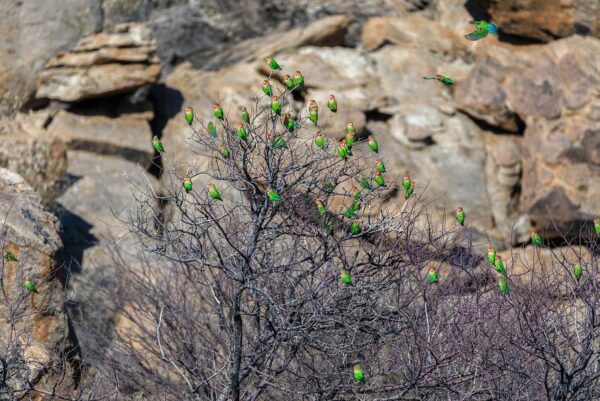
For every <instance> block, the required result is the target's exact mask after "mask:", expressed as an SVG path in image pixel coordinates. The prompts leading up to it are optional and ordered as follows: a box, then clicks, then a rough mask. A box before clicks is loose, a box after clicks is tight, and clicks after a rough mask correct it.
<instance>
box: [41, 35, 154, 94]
mask: <svg viewBox="0 0 600 401" xmlns="http://www.w3.org/2000/svg"><path fill="white" fill-rule="evenodd" d="M155 52H156V46H155V43H154V41H153V40H152V38H151V33H150V31H149V30H148V28H146V27H145V26H144V25H141V24H124V25H117V26H116V27H115V30H114V32H113V33H105V32H102V33H100V34H98V35H95V36H91V37H86V38H84V39H82V40H80V41H79V43H78V44H77V46H75V47H74V48H73V49H72V50H71V51H69V52H68V53H64V54H61V55H59V56H57V57H55V58H54V59H52V60H50V61H49V62H48V64H47V65H46V69H45V70H44V71H42V72H41V73H40V74H39V76H38V79H37V92H36V97H37V98H48V99H57V100H62V101H66V102H74V101H81V100H84V99H89V98H94V97H100V96H108V95H113V94H117V93H122V92H128V91H132V90H134V89H136V88H139V87H142V86H145V85H149V84H152V83H154V82H156V80H157V79H158V76H159V74H160V65H159V63H158V58H157V57H156V56H155Z"/></svg>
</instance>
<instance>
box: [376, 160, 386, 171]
mask: <svg viewBox="0 0 600 401" xmlns="http://www.w3.org/2000/svg"><path fill="white" fill-rule="evenodd" d="M375 170H377V171H379V172H381V173H385V164H383V161H382V160H376V161H375Z"/></svg>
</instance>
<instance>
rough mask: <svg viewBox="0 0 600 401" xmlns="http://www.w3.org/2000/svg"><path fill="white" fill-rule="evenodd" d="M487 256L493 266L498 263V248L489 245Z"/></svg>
mask: <svg viewBox="0 0 600 401" xmlns="http://www.w3.org/2000/svg"><path fill="white" fill-rule="evenodd" d="M487 252H488V253H487V257H488V262H490V264H491V265H492V266H495V265H496V249H495V248H494V247H491V246H488V248H487Z"/></svg>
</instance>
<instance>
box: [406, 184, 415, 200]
mask: <svg viewBox="0 0 600 401" xmlns="http://www.w3.org/2000/svg"><path fill="white" fill-rule="evenodd" d="M414 193H415V182H414V181H411V182H410V187H409V188H408V189H407V190H406V191H404V199H406V200H408V198H410V197H411V196H412V194H414Z"/></svg>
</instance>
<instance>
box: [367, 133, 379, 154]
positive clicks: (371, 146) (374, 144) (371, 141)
mask: <svg viewBox="0 0 600 401" xmlns="http://www.w3.org/2000/svg"><path fill="white" fill-rule="evenodd" d="M368 140H369V149H371V150H372V151H373V152H375V153H377V152H379V145H377V141H376V140H375V137H374V136H373V135H369V138H368Z"/></svg>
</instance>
